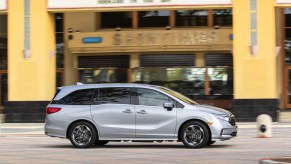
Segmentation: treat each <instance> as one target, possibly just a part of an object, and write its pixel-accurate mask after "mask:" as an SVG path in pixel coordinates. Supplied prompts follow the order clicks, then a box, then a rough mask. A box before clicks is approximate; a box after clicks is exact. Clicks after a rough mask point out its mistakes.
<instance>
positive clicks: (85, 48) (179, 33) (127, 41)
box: [68, 28, 233, 53]
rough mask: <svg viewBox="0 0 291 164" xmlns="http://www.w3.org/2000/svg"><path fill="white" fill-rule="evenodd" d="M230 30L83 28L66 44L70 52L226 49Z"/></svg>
mask: <svg viewBox="0 0 291 164" xmlns="http://www.w3.org/2000/svg"><path fill="white" fill-rule="evenodd" d="M232 32H233V31H232V29H231V28H227V29H219V30H217V29H213V28H209V29H183V30H182V29H171V30H157V29H156V30H134V31H132V30H121V31H98V32H82V33H73V34H72V35H73V36H74V37H73V39H71V40H69V42H68V48H69V49H70V51H71V52H73V53H87V52H90V53H96V52H98V53H100V52H152V51H174V50H175V51H197V50H200V51H209V50H212V51H213V50H222V51H228V50H230V49H231V47H232V41H231V40H230V39H229V36H230V35H231V34H232ZM84 39H85V40H84ZM99 41H100V42H99ZM93 42H94V43H93Z"/></svg>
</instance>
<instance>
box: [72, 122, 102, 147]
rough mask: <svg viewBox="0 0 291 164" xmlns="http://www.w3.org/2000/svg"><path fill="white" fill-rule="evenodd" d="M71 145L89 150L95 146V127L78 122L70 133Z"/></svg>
mask: <svg viewBox="0 0 291 164" xmlns="http://www.w3.org/2000/svg"><path fill="white" fill-rule="evenodd" d="M69 134H70V135H69V138H70V141H71V143H72V144H73V145H74V146H75V147H78V148H88V147H91V146H93V144H94V143H95V141H96V138H97V133H96V130H95V128H94V127H93V125H91V124H90V123H88V122H83V121H82V122H77V123H75V124H74V125H73V126H72V127H71V128H70V132H69Z"/></svg>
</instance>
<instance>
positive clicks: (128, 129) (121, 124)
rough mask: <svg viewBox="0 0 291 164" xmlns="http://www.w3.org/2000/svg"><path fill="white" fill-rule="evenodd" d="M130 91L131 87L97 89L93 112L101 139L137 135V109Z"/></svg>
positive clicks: (92, 107)
mask: <svg viewBox="0 0 291 164" xmlns="http://www.w3.org/2000/svg"><path fill="white" fill-rule="evenodd" d="M98 92H99V94H98ZM130 93H131V89H130V88H100V89H96V90H95V92H94V98H93V105H92V106H91V114H92V118H93V120H94V121H95V123H96V124H97V126H98V135H99V139H119V138H129V139H130V138H134V137H135V111H134V105H132V104H131V101H130V97H131V96H130ZM98 95H99V96H98Z"/></svg>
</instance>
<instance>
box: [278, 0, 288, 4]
mask: <svg viewBox="0 0 291 164" xmlns="http://www.w3.org/2000/svg"><path fill="white" fill-rule="evenodd" d="M276 3H278V4H291V0H276Z"/></svg>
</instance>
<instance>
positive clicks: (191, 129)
mask: <svg viewBox="0 0 291 164" xmlns="http://www.w3.org/2000/svg"><path fill="white" fill-rule="evenodd" d="M209 134H210V132H209V130H208V128H207V127H206V126H205V125H204V124H203V123H202V122H199V121H191V122H188V123H186V124H185V125H184V126H183V127H182V130H181V132H180V138H181V140H182V142H183V144H184V145H185V146H186V147H188V148H201V147H203V146H205V145H206V144H207V143H208V141H209Z"/></svg>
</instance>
